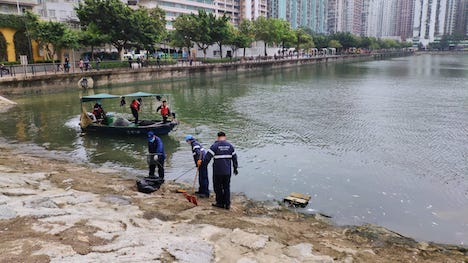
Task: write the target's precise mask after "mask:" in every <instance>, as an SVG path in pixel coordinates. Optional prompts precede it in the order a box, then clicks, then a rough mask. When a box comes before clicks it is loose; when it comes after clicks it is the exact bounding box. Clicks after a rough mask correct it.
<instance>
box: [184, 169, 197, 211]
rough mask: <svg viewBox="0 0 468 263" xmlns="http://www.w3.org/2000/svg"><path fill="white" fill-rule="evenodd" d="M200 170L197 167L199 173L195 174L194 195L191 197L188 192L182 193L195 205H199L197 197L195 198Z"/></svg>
mask: <svg viewBox="0 0 468 263" xmlns="http://www.w3.org/2000/svg"><path fill="white" fill-rule="evenodd" d="M198 170H199V168H198V167H197V172H196V173H195V178H194V179H193V186H192V192H193V194H192V195H190V194H187V192H183V193H182V194H183V195H184V196H185V198H187V200H188V201H189V202H190V203H192V204H194V205H198V201H197V197H196V196H195V182H196V181H197V177H198Z"/></svg>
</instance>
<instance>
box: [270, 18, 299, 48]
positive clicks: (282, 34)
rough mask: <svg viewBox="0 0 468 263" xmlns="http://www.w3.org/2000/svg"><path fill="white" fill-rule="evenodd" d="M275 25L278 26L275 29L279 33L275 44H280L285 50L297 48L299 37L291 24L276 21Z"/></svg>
mask: <svg viewBox="0 0 468 263" xmlns="http://www.w3.org/2000/svg"><path fill="white" fill-rule="evenodd" d="M274 23H275V24H276V25H275V26H274V28H275V29H276V31H277V35H276V38H277V39H275V40H274V42H275V43H276V44H280V43H281V46H282V47H283V50H284V48H289V47H293V46H295V43H296V41H297V36H296V34H295V32H294V31H293V30H292V29H291V25H290V24H289V22H287V21H285V20H274Z"/></svg>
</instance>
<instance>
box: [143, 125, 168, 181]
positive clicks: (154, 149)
mask: <svg viewBox="0 0 468 263" xmlns="http://www.w3.org/2000/svg"><path fill="white" fill-rule="evenodd" d="M148 153H149V154H148V158H147V161H148V165H149V177H153V178H154V177H155V176H154V172H155V170H156V166H158V176H159V179H161V180H162V179H164V160H166V153H165V152H164V145H163V142H162V140H161V138H159V137H158V136H156V135H155V134H154V133H153V132H151V131H150V132H148Z"/></svg>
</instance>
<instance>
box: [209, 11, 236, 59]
mask: <svg viewBox="0 0 468 263" xmlns="http://www.w3.org/2000/svg"><path fill="white" fill-rule="evenodd" d="M228 21H229V17H227V16H226V15H223V16H222V17H218V18H217V17H214V20H213V21H210V22H211V23H212V27H211V29H212V30H211V31H210V33H211V39H212V41H213V42H215V43H217V44H218V46H219V56H220V57H221V58H222V57H223V45H225V44H229V43H230V42H231V41H232V39H231V38H232V29H231V25H230V24H229V23H228Z"/></svg>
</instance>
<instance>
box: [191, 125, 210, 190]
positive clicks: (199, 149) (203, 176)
mask: <svg viewBox="0 0 468 263" xmlns="http://www.w3.org/2000/svg"><path fill="white" fill-rule="evenodd" d="M185 141H186V142H187V143H188V144H190V146H191V147H192V155H193V160H194V162H195V165H196V166H197V169H198V185H199V187H198V191H197V192H195V193H196V194H197V195H198V196H199V197H201V198H208V197H210V190H209V189H208V185H209V180H208V167H207V166H206V165H205V166H201V163H202V160H203V158H204V157H205V155H206V150H205V149H204V148H203V146H202V145H201V144H200V143H199V142H198V141H197V140H196V139H195V138H194V137H193V136H192V135H190V134H189V135H187V136H185Z"/></svg>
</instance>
